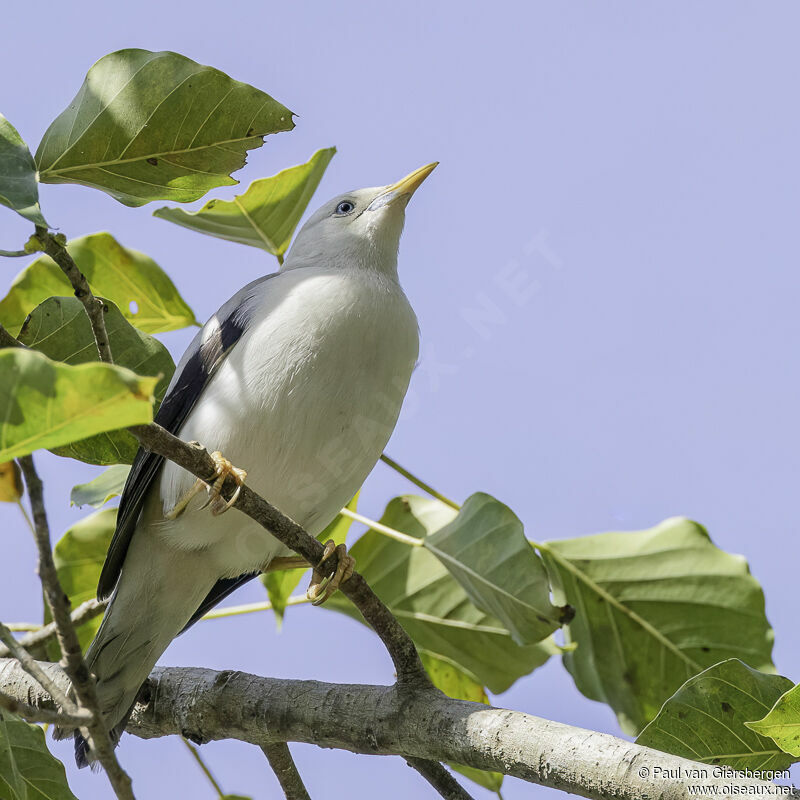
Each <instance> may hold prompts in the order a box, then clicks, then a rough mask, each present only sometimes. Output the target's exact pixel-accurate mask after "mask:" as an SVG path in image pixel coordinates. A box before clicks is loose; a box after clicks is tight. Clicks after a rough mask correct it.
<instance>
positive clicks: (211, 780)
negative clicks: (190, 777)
mask: <svg viewBox="0 0 800 800" xmlns="http://www.w3.org/2000/svg"><path fill="white" fill-rule="evenodd" d="M180 739H181V741H182V742H183V743H184V744H185V745H186V749H187V750H188V751H189V752H190V753H191V754H192V757H193V758H194V760H195V761H196V762H197V764H198V766H199V767H200V769H201V770H202V771H203V774H204V775H205V776H206V778H208V782H209V783H210V784H211V785H212V786H213V787H214V791H215V792H216V793H217V796H218V797H219V798H220V800H225V792H223V791H222V787H221V786H220V785H219V784H218V783H217V779H216V778H215V777H214V775H213V774H212V772H211V770H210V769H209V768H208V766H207V765H206V762H205V761H203V757H202V756H201V755H200V751H199V750H198V749H197V748H196V747H195V746H194V745H193V744H192V743H191V742H190V741H189V740H188V739H187V738H186V737H185V736H181V737H180Z"/></svg>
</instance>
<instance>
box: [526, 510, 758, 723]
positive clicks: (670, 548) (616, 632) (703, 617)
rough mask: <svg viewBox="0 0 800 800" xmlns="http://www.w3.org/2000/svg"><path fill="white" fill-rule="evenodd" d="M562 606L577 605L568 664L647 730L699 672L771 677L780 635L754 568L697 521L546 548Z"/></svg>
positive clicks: (591, 690)
mask: <svg viewBox="0 0 800 800" xmlns="http://www.w3.org/2000/svg"><path fill="white" fill-rule="evenodd" d="M539 549H540V552H541V553H542V557H543V558H544V562H545V565H546V566H547V569H548V572H549V573H550V575H551V580H552V583H553V593H554V595H555V597H556V601H557V602H566V603H569V604H570V605H572V606H573V607H574V608H575V618H574V619H573V620H572V622H570V623H569V625H567V626H566V628H565V633H566V638H567V641H569V642H573V643H575V644H576V645H577V647H576V648H575V650H574V651H573V652H571V653H568V654H567V655H565V657H564V664H565V666H566V667H567V669H568V670H569V672H570V673H571V674H572V677H573V678H574V679H575V684H576V685H577V687H578V689H579V690H580V691H581V692H583V694H585V695H586V696H587V697H590V698H592V699H593V700H599V701H600V702H604V703H608V704H609V705H610V706H611V707H612V708H613V709H614V711H615V712H616V713H617V717H618V719H619V721H620V724H621V725H622V727H623V729H624V730H625V731H626V732H636V731H638V730H641V729H642V728H643V727H644V726H645V725H646V724H647V723H648V722H649V721H650V720H651V719H653V718H654V717H655V715H656V714H657V713H658V710H659V709H660V708H661V705H662V704H663V703H664V701H665V700H667V698H669V697H671V696H672V695H673V694H674V693H675V692H676V691H677V690H678V688H679V687H680V686H681V685H682V684H683V683H684V682H685V681H686V680H688V679H689V678H691V677H692V676H693V675H696V674H697V673H698V672H701V671H702V670H704V669H705V668H706V667H708V666H710V665H712V664H716V663H717V662H719V661H723V660H725V659H728V658H741V659H742V660H743V661H745V662H746V663H748V664H750V666H752V667H754V668H756V669H760V670H762V671H771V670H772V669H773V667H772V661H771V652H772V641H773V633H772V629H771V628H770V626H769V622H768V621H767V618H766V615H765V613H764V594H763V592H762V591H761V587H760V586H759V584H758V582H757V581H756V580H755V578H753V577H752V575H750V571H749V570H748V567H747V562H746V561H745V560H744V559H743V558H742V557H741V556H735V555H731V554H729V553H725V552H724V551H722V550H720V549H718V548H717V547H715V546H714V545H713V544H712V542H711V540H710V539H709V536H708V534H707V533H706V531H705V529H704V528H703V527H702V526H700V525H698V524H697V523H696V522H691V521H690V520H687V519H682V518H673V519H668V520H666V521H665V522H662V523H661V524H660V525H657V526H656V527H655V528H650V529H648V530H644V531H635V532H630V533H601V534H597V535H594V536H584V537H582V538H579V539H564V540H561V541H553V542H547V543H546V544H542V545H540V546H539Z"/></svg>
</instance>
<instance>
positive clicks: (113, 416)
mask: <svg viewBox="0 0 800 800" xmlns="http://www.w3.org/2000/svg"><path fill="white" fill-rule="evenodd" d="M155 385H156V379H155V378H141V377H139V376H138V375H134V374H133V373H132V372H131V371H130V370H128V369H125V368H124V367H118V366H115V365H111V364H79V365H77V366H71V365H69V364H61V363H59V362H57V361H51V360H50V359H49V358H47V356H44V355H42V354H41V353H37V352H36V351H34V350H23V349H22V348H17V347H12V348H7V349H4V350H0V420H2V422H1V423H0V462H3V461H10V460H11V459H12V458H17V457H18V456H24V455H26V454H27V453H32V452H33V451H34V450H38V449H40V448H50V447H58V446H60V445H64V444H69V443H70V442H74V441H77V440H79V439H84V438H86V437H87V436H92V435H94V434H96V433H102V432H103V431H110V430H116V429H117V428H120V427H127V426H128V425H143V424H146V423H148V422H151V421H152V419H153V391H154V390H155Z"/></svg>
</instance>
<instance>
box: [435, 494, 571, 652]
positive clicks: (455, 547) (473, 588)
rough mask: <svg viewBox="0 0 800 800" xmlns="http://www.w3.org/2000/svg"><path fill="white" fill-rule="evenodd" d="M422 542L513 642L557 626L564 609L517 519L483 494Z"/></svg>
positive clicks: (537, 639)
mask: <svg viewBox="0 0 800 800" xmlns="http://www.w3.org/2000/svg"><path fill="white" fill-rule="evenodd" d="M425 547H426V549H428V550H430V551H431V552H432V553H433V554H434V555H435V556H436V557H437V558H438V559H439V561H441V562H442V564H444V565H445V567H447V569H448V570H449V571H450V574H451V575H452V576H453V577H454V578H455V579H456V580H457V581H458V582H459V583H460V584H461V585H462V586H463V587H464V589H465V591H466V593H467V595H468V596H469V599H470V600H472V602H473V603H474V604H475V605H476V606H478V608H481V609H483V610H484V611H486V612H488V613H489V614H492V615H494V616H495V617H497V618H498V619H499V620H500V621H501V622H502V623H503V625H504V626H505V627H506V628H508V630H509V631H510V632H511V635H512V636H513V637H514V641H515V642H516V643H517V644H520V645H525V644H534V643H535V642H540V641H541V640H542V639H546V638H547V637H548V636H549V635H550V634H551V633H553V631H555V630H556V629H558V628H559V627H561V619H562V618H563V617H564V615H565V613H566V612H567V609H561V608H555V607H554V606H553V605H552V604H551V603H550V582H549V580H548V577H547V572H546V570H545V568H544V564H543V563H542V560H541V559H540V558H539V556H538V555H537V554H536V553H535V552H534V550H533V548H532V547H531V546H530V544H529V543H528V541H527V539H526V538H525V533H524V531H523V528H522V523H521V522H520V521H519V518H518V517H517V516H516V514H514V512H513V511H512V510H511V509H510V508H509V507H508V506H506V505H503V504H502V503H500V502H499V501H497V500H495V499H494V498H493V497H491V496H489V495H488V494H481V493H478V494H474V495H472V497H470V498H468V499H467V501H466V502H465V503H464V506H463V507H462V509H461V511H460V512H459V513H458V516H457V517H456V518H455V519H454V520H453V521H452V522H450V523H449V524H448V525H445V526H444V527H443V528H440V529H439V530H438V531H436V532H434V533H431V534H429V535H428V536H427V538H426V539H425Z"/></svg>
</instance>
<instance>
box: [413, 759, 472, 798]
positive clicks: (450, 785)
mask: <svg viewBox="0 0 800 800" xmlns="http://www.w3.org/2000/svg"><path fill="white" fill-rule="evenodd" d="M406 764H408V766H409V767H411V768H412V769H415V770H416V771H417V772H419V774H420V775H422V777H423V778H425V780H426V781H428V783H429V784H430V785H431V786H433V788H434V789H436V791H437V792H438V793H439V794H440V795H441V796H442V797H444V798H445V800H473V798H472V795H471V794H469V792H467V790H466V789H465V788H464V787H463V786H462V785H461V784H460V783H459V782H458V781H457V780H456V779H455V778H454V777H453V776H452V775H451V774H450V773H449V772H448V771H447V770H446V769H445V768H444V767H443V766H442V765H441V764H440V763H439V762H438V761H426V760H425V759H424V758H406Z"/></svg>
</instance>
